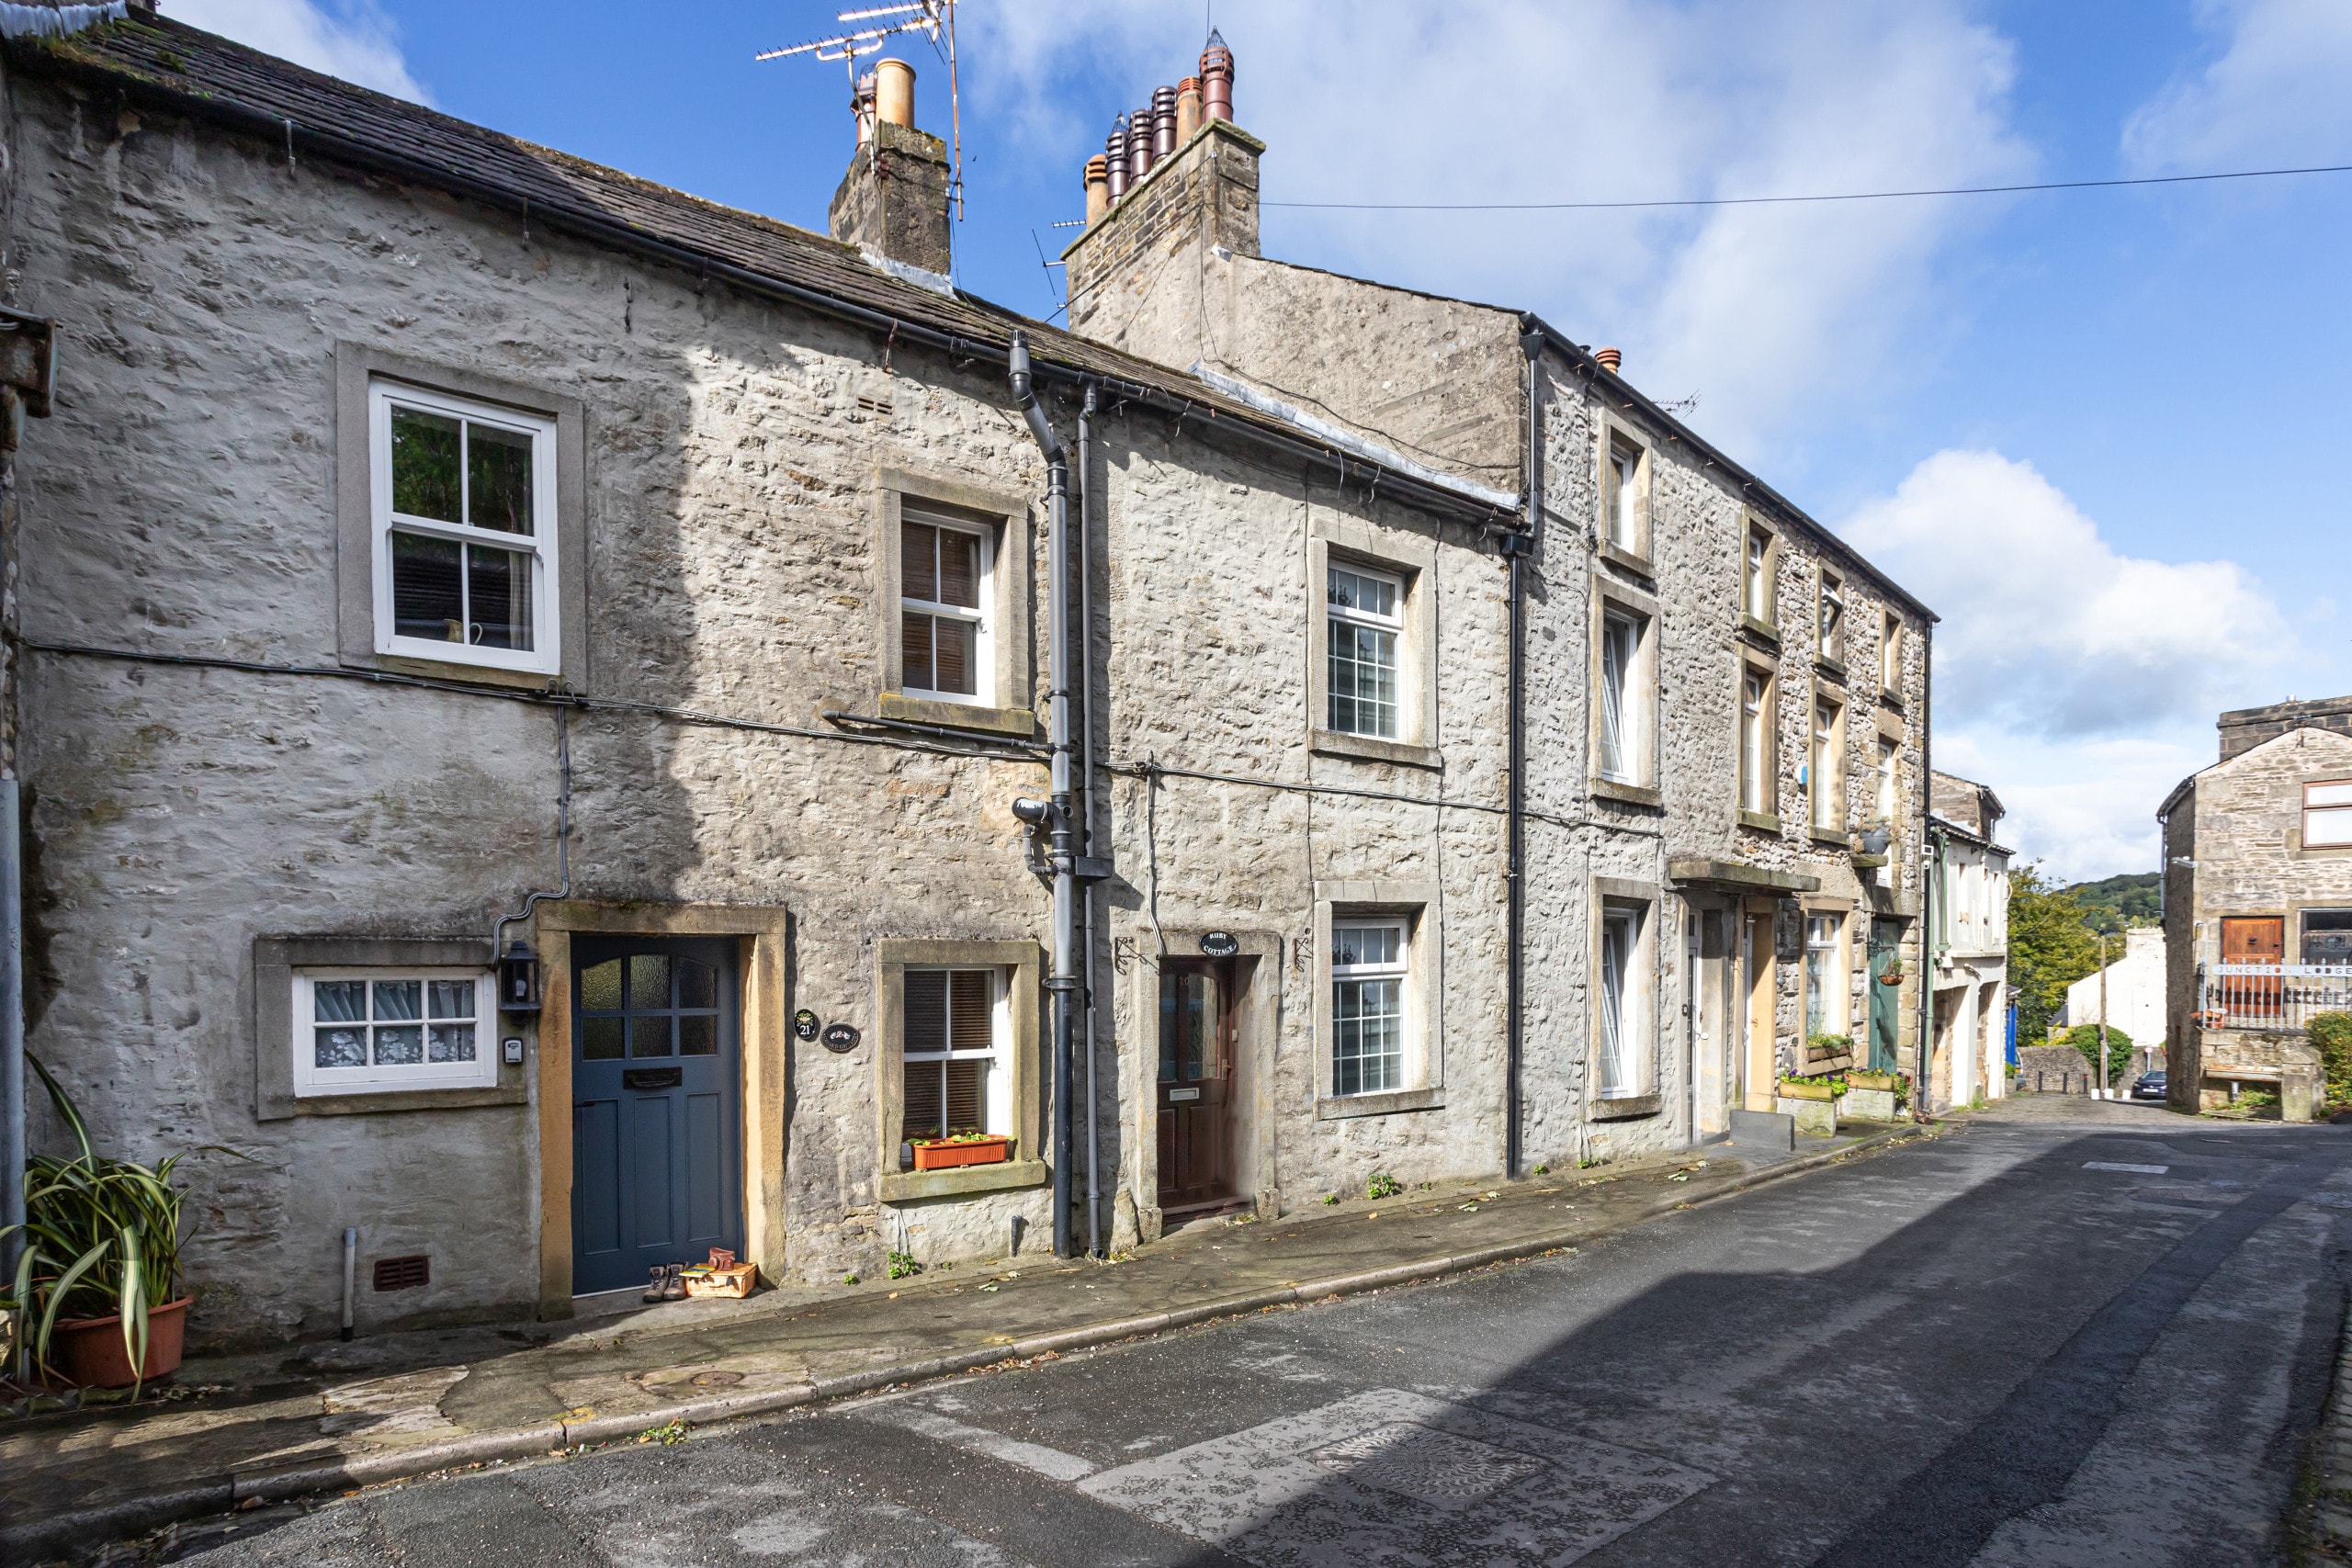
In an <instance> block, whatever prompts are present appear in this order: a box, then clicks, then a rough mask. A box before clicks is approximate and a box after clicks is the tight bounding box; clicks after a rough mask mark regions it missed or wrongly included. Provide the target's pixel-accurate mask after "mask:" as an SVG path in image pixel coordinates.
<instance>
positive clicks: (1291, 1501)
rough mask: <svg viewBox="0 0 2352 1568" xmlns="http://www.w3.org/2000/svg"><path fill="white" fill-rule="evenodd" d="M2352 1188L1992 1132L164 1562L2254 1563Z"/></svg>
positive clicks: (346, 1506) (2105, 1138)
mask: <svg viewBox="0 0 2352 1568" xmlns="http://www.w3.org/2000/svg"><path fill="white" fill-rule="evenodd" d="M2347 1157H2352V1134H2347V1132H2346V1130H2342V1129H2334V1128H2327V1127H2319V1128H2282V1127H2278V1126H2267V1127H2264V1126H2243V1125H2229V1126H2221V1125H2216V1124H2213V1123H2211V1122H2199V1121H2195V1120H2190V1119H2186V1118H2180V1117H2176V1116H2170V1115H2168V1114H2167V1113H2165V1112H2163V1111H2154V1110H2148V1111H2142V1110H2139V1109H2138V1108H2132V1107H2128V1106H2100V1105H2093V1104H2086V1103H2085V1102H2081V1101H2075V1102H2074V1103H2073V1105H2072V1106H2071V1107H2069V1108H2066V1109H2064V1110H2059V1109H2053V1108H2049V1107H2045V1106H2041V1105H2024V1106H2016V1107H2003V1108H2000V1109H1998V1110H1996V1111H1995V1112H1992V1113H1989V1114H1986V1115H1984V1116H1980V1117H1977V1118H1974V1119H1973V1121H1972V1122H1971V1123H1969V1124H1968V1125H1966V1126H1965V1127H1964V1128H1962V1130H1960V1131H1959V1132H1958V1134H1957V1135H1952V1136H1946V1137H1943V1138H1939V1139H1937V1140H1935V1141H1933V1142H1932V1143H1926V1144H1919V1145H1910V1146H1907V1147H1905V1148H1903V1149H1900V1150H1897V1151H1894V1152H1891V1153H1889V1154H1887V1155H1885V1156H1882V1157H1877V1158H1870V1159H1864V1160H1857V1161H1849V1162H1848V1163H1845V1164H1842V1165H1838V1166H1836V1167H1834V1168H1828V1169H1825V1170H1822V1171H1819V1172H1817V1173H1816V1174H1814V1175H1812V1176H1809V1177H1807V1178H1806V1179H1803V1180H1800V1181H1790V1182H1777V1183H1773V1184H1770V1185H1768V1186H1764V1187H1761V1188H1758V1189H1756V1190H1750V1191H1747V1192H1745V1193H1743V1194H1740V1195H1737V1196H1733V1197H1728V1198H1726V1199H1724V1201H1718V1202H1714V1203H1710V1204H1707V1205H1704V1206H1702V1207H1698V1208H1695V1209H1691V1210H1689V1211H1675V1212H1671V1213H1669V1214H1668V1216H1667V1217H1664V1218H1661V1219H1659V1220H1657V1222H1656V1223H1652V1224H1642V1225H1638V1226H1634V1227H1631V1228H1623V1229H1620V1230H1618V1231H1616V1232H1615V1233H1613V1234H1611V1235H1608V1236H1607V1237H1605V1238H1603V1239H1600V1240H1597V1241H1596V1242H1594V1243H1592V1244H1590V1245H1588V1246H1585V1247H1582V1248H1581V1249H1580V1250H1579V1251H1577V1253H1575V1254H1564V1255H1559V1256H1555V1257H1549V1258H1539V1259H1536V1260H1533V1261H1530V1262H1528V1263H1525V1264H1523V1265H1521V1266H1519V1267H1515V1268H1510V1269H1491V1270H1484V1271H1479V1272H1475V1273H1471V1274H1467V1275H1463V1276H1458V1277H1455V1278H1453V1279H1451V1280H1447V1281H1446V1282H1443V1283H1441V1284H1436V1285H1432V1286H1426V1287H1419V1288H1414V1289H1410V1290H1392V1291H1382V1292H1376V1293H1372V1294H1367V1295H1363V1296H1359V1297H1355V1298H1351V1299H1349V1300H1345V1301H1340V1302H1329V1303H1317V1304H1305V1305H1299V1306H1295V1307H1291V1308H1287V1309H1282V1310H1276V1311H1272V1312H1266V1313H1261V1314H1254V1315H1252V1316H1250V1317H1249V1318H1247V1319H1245V1320H1241V1321H1238V1322H1234V1323H1232V1324H1230V1325H1226V1326H1222V1327H1218V1328H1216V1329H1215V1330H1194V1331H1189V1332H1182V1333H1176V1334H1168V1335H1161V1336H1158V1337H1149V1338H1144V1339H1140V1340H1136V1341H1134V1342H1130V1343H1124V1344H1118V1345H1112V1346H1105V1347H1103V1348H1097V1349H1093V1350H1090V1351H1086V1352H1082V1353H1072V1354H1067V1355H1064V1356H1061V1357H1059V1358H1058V1359H1054V1360H1051V1361H1033V1362H1032V1364H1030V1365H1029V1366H1027V1367H1025V1368H1023V1367H1017V1366H1016V1367H1009V1368H1001V1369H1000V1370H998V1371H992V1372H989V1373H986V1374H981V1375H976V1376H968V1377H963V1378H958V1379H954V1380H950V1381H945V1382H929V1383H925V1384H923V1385H921V1386H918V1387H915V1388H912V1389H899V1390H894V1391H890V1392H887V1393H880V1394H877V1395H876V1396H872V1397H868V1398H865V1399H862V1400H853V1401H844V1402H838V1403H834V1404H828V1405H826V1406H823V1407H821V1408H810V1409H808V1410H805V1411H802V1412H797V1413H794V1414H790V1415H787V1416H781V1417H777V1418H774V1419H770V1420H765V1421H762V1422H757V1423H752V1424H746V1425H736V1426H732V1427H721V1428H717V1429H715V1430H713V1431H712V1432H711V1433H710V1434H709V1435H707V1436H705V1437H700V1438H695V1439H693V1440H688V1441H684V1442H681V1443H678V1444H676V1445H674V1446H668V1445H663V1444H660V1443H651V1444H647V1445H643V1446H636V1447H629V1448H624V1449H616V1450H610V1451H607V1452H605V1453H601V1454H588V1455H581V1456H577V1457H572V1458H569V1459H566V1460H562V1461H554V1460H541V1461H537V1462H535V1463H529V1464H523V1465H513V1466H505V1467H500V1468H496V1469H492V1470H488V1471H482V1472H474V1473H473V1474H470V1475H468V1476H464V1477H459V1478H455V1479H449V1480H440V1481H432V1482H426V1483H412V1484H408V1485H405V1486H401V1487H391V1488H378V1489H372V1490H369V1491H366V1492H362V1493H360V1494H358V1495H355V1496H352V1497H350V1498H347V1499H343V1500H339V1501H336V1502H334V1503H332V1504H330V1505H328V1506H324V1507H322V1508H320V1509H319V1510H317V1511H316V1512H314V1513H298V1512H297V1511H296V1510H293V1509H291V1508H287V1509H270V1508H264V1509H259V1510H256V1513H257V1514H258V1515H259V1516H260V1517H246V1518H243V1519H240V1520H233V1521H231V1522H230V1523H229V1524H216V1525H213V1526H210V1527H207V1528H205V1529H199V1530H197V1531H194V1532H192V1533H190V1534H188V1535H187V1536H185V1537H184V1538H183V1539H181V1540H179V1541H178V1542H177V1543H176V1544H175V1545H172V1546H170V1547H168V1548H167V1549H165V1550H164V1551H163V1553H162V1554H163V1555H165V1556H170V1555H175V1554H184V1553H187V1552H191V1551H199V1549H201V1558H202V1561H204V1562H207V1563H208V1564H212V1565H214V1568H245V1565H247V1564H253V1565H261V1564H275V1563H289V1564H290V1563H296V1562H300V1563H302V1564H305V1565H309V1564H330V1565H332V1564H341V1563H346V1562H347V1563H358V1562H386V1561H397V1562H403V1563H413V1564H419V1565H428V1564H442V1563H452V1564H454V1563H480V1562H532V1563H536V1562H580V1563H620V1562H626V1563H629V1564H632V1565H639V1564H642V1565H650V1568H660V1565H663V1564H671V1563H680V1564H683V1563H696V1564H707V1563H738V1562H741V1563H752V1562H775V1561H786V1560H788V1561H793V1562H811V1563H842V1564H847V1563H850V1562H913V1563H930V1562H940V1563H948V1562H954V1563H973V1562H989V1563H996V1562H1033V1563H1039V1564H1055V1565H1059V1564H1072V1565H1076V1564H1089V1565H1091V1564H1096V1563H1106V1562H1136V1563H1169V1564H1174V1563H1204V1562H1249V1563H1254V1564H1261V1565H1265V1568H1273V1565H1278V1564H1280V1565H1287V1564H1309V1563H1316V1564H1320V1563H1339V1562H1348V1563H1351V1564H1352V1563H1360V1562H1362V1563H1385V1562H1398V1563H1403V1562H1415V1563H1430V1564H1441V1563H1464V1564H1467V1563H1474V1562H1475V1563H1479V1564H1488V1563H1514V1564H1515V1563H1521V1562H1528V1563H1532V1562H1576V1561H1583V1562H1591V1563H1596V1564H1660V1565H1662V1564H1684V1563H1697V1562H1704V1563H1709V1564H1715V1563H1724V1564H1732V1563H1751V1562H1752V1563H1773V1564H1782V1563H1785V1564H1792V1565H1793V1564H1804V1563H1815V1562H1822V1563H1838V1564H1845V1563H1878V1562H1889V1563H1893V1562H1902V1563H1905V1564H1917V1563H1962V1562H1969V1563H1980V1564H2025V1563H2034V1564H2052V1563H2070V1564H2071V1563H2084V1564H2089V1563H2101V1564H2104V1563H2114V1562H2131V1563H2150V1564H2182V1565H2188V1564H2196V1565H2198V1568H2207V1565H2215V1564H2241V1563H2243V1564H2255V1563H2267V1562H2272V1561H2275V1560H2276V1552H2277V1551H2278V1545H2279V1540H2280V1536H2279V1520H2280V1518H2281V1516H2282V1514H2283V1512H2284V1511H2285V1508H2286V1505H2287V1502H2288V1498H2289V1493H2290V1486H2291V1484H2292V1481H2293V1478H2294V1475H2295V1472H2296V1468H2297V1464H2298V1461H2299V1458H2300V1456H2301V1452H2302V1450H2303V1448H2304V1445H2305V1444H2306V1442H2307V1440H2308V1438H2309V1437H2310V1435H2311V1433H2312V1430H2313V1428H2314V1427H2315V1426H2316V1424H2317V1422H2318V1419H2319V1416H2320V1409H2321V1402H2322V1399H2323V1396H2324V1393H2325V1391H2326V1388H2327V1386H2328V1383H2329V1382H2330V1374H2331V1370H2332V1368H2333V1367H2334V1365H2335V1358H2336V1349H2337V1342H2338V1333H2339V1327H2340V1325H2341V1321H2342V1315H2343V1303H2344V1281H2343V1279H2342V1277H2341V1272H2340V1265H2339V1263H2338V1261H2337V1258H2338V1254H2339V1253H2341V1252H2342V1251H2344V1249H2345V1243H2346V1240H2347V1239H2352V1237H2347V1236H2346V1234H2345V1232H2344V1224H2345V1220H2346V1213H2347V1211H2352V1174H2347V1172H2346V1169H2345V1168H2344V1165H2343V1162H2344V1161H2345V1160H2346V1158H2347ZM1349 1223H1357V1224H1369V1223H1370V1222H1349ZM232 1526H233V1528H234V1529H235V1530H236V1531H237V1534H236V1535H235V1536H229V1535H226V1534H224V1533H223V1532H224V1531H226V1530H227V1529H230V1528H232ZM158 1544H159V1545H161V1544H162V1543H158Z"/></svg>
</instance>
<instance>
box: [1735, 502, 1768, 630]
mask: <svg viewBox="0 0 2352 1568" xmlns="http://www.w3.org/2000/svg"><path fill="white" fill-rule="evenodd" d="M1773 543H1774V541H1773V537H1772V533H1771V530H1770V529H1769V528H1760V527H1758V526H1757V525H1754V524H1752V523H1751V524H1749V525H1748V528H1747V544H1745V545H1744V546H1742V547H1741V548H1742V549H1743V551H1744V552H1745V553H1744V554H1743V555H1742V556H1741V557H1740V563H1739V571H1740V584H1739V607H1740V611H1741V613H1742V614H1744V615H1747V617H1748V618H1749V619H1751V620H1755V621H1760V622H1762V623H1763V624H1764V625H1766V626H1770V625H1771V624H1772V613H1773V604H1772V601H1773V593H1772V588H1773V582H1772V578H1773V574H1774V571H1775V570H1777V568H1776V563H1775V561H1774V559H1773V557H1774V553H1775V552H1774V551H1773V548H1772V546H1773Z"/></svg>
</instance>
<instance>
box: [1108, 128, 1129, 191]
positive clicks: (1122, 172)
mask: <svg viewBox="0 0 2352 1568" xmlns="http://www.w3.org/2000/svg"><path fill="white" fill-rule="evenodd" d="M1103 162H1104V163H1105V164H1109V165H1110V170H1111V175H1110V179H1111V200H1112V202H1113V204H1114V205H1115V204H1116V203H1117V202H1118V199H1119V198H1120V197H1123V196H1125V195H1126V194H1127V117H1126V116H1125V115H1121V116H1120V117H1119V118H1118V119H1117V120H1116V121H1114V123H1113V124H1112V126H1111V134H1110V135H1108V136H1106V137H1104V138H1103Z"/></svg>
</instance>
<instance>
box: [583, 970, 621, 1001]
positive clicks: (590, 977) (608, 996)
mask: <svg viewBox="0 0 2352 1568" xmlns="http://www.w3.org/2000/svg"><path fill="white" fill-rule="evenodd" d="M580 1006H581V1008H582V1010H584V1011H587V1012H618V1011H620V1010H621V961H620V960H619V959H617V958H607V959H606V960H605V962H603V963H602V964H597V965H595V966H594V968H591V969H590V970H589V971H588V972H587V973H585V974H583V975H582V976H580Z"/></svg>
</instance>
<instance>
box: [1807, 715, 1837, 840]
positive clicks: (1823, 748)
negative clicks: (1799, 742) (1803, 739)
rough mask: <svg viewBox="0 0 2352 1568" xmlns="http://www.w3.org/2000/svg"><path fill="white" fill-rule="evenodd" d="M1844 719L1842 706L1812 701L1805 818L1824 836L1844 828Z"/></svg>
mask: <svg viewBox="0 0 2352 1568" xmlns="http://www.w3.org/2000/svg"><path fill="white" fill-rule="evenodd" d="M1825 715H1826V717H1825ZM1845 717H1846V710H1845V708H1844V706H1843V705H1840V704H1838V703H1835V702H1832V701H1830V700H1829V699H1828V698H1826V697H1822V696H1815V698H1814V699H1813V724H1812V728H1811V729H1810V730H1809V732H1808V740H1807V748H1808V750H1807V755H1806V758H1805V796H1806V801H1805V815H1806V816H1807V817H1808V818H1811V819H1812V825H1813V826H1814V827H1815V829H1818V830H1820V831H1821V832H1824V833H1837V832H1842V831H1843V830H1844V829H1845V826H1846V800H1845V795H1846V790H1845V780H1844V777H1843V775H1844V773H1845V771H1846V770H1845V768H1844V765H1843V761H1844V759H1843V758H1842V756H1841V755H1840V753H1842V752H1843V751H1844V750H1845V740H1846V736H1845V728H1846V726H1845Z"/></svg>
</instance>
